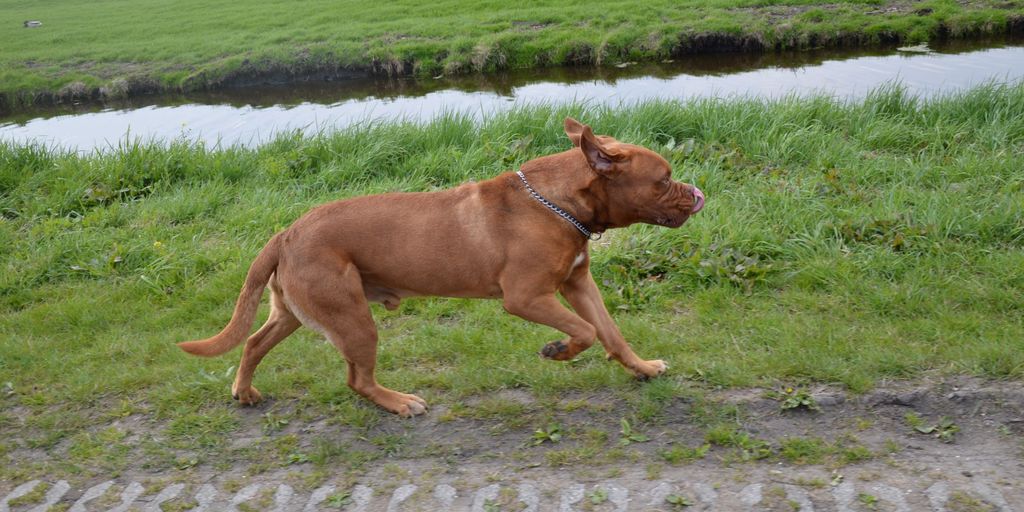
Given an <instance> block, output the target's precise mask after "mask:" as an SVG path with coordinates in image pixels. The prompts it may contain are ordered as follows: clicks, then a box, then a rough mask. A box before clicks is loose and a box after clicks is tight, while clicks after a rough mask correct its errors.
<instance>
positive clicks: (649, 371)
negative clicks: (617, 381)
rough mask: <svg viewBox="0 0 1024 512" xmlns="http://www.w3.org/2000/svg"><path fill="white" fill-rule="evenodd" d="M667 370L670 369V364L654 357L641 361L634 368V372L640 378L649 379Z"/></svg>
mask: <svg viewBox="0 0 1024 512" xmlns="http://www.w3.org/2000/svg"><path fill="white" fill-rule="evenodd" d="M665 370H668V365H667V364H665V361H662V360H661V359H652V360H650V361H640V364H638V365H636V367H635V368H633V373H634V374H635V375H636V377H637V378H638V379H641V380H647V379H650V378H653V377H657V376H658V375H661V374H663V373H665Z"/></svg>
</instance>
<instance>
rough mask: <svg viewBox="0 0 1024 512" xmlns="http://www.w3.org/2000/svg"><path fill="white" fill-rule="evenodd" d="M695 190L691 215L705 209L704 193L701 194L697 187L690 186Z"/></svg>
mask: <svg viewBox="0 0 1024 512" xmlns="http://www.w3.org/2000/svg"><path fill="white" fill-rule="evenodd" d="M690 187H691V188H693V208H692V209H691V210H690V215H693V214H695V213H697V212H699V211H700V209H701V208H704V192H701V191H700V189H699V188H697V187H696V185H690Z"/></svg>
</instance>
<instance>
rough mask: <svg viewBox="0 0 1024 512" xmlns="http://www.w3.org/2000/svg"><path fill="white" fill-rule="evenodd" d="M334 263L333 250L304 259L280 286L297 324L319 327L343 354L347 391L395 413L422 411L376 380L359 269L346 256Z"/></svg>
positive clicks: (418, 401) (373, 332) (372, 330)
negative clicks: (298, 270) (300, 322)
mask: <svg viewBox="0 0 1024 512" xmlns="http://www.w3.org/2000/svg"><path fill="white" fill-rule="evenodd" d="M340 263H341V268H339V266H338V260H337V257H336V256H334V255H332V256H324V257H321V258H316V259H314V260H313V261H310V262H305V265H304V266H303V267H302V273H301V275H299V276H296V277H294V278H293V279H292V280H291V281H289V285H288V286H286V288H285V292H286V297H288V304H289V306H290V307H292V310H293V311H294V312H295V314H296V316H298V317H299V319H300V320H301V321H302V323H303V324H305V325H306V326H307V327H311V328H313V329H316V330H319V331H321V332H322V333H323V334H324V335H325V336H326V337H327V339H328V340H330V341H331V343H333V344H334V346H335V347H337V348H338V350H339V351H340V352H341V354H342V356H344V357H345V360H346V361H347V362H348V385H349V387H351V388H352V390H354V391H355V392H356V393H359V394H360V395H362V396H364V397H366V398H368V399H370V400H371V401H373V402H374V403H376V404H377V405H379V406H381V407H383V408H384V409H387V410H389V411H391V412H393V413H395V414H398V415H400V416H404V417H409V416H415V415H417V414H422V413H424V412H426V410H427V403H426V402H425V401H424V400H423V399H422V398H420V397H418V396H416V395H409V394H405V393H399V392H397V391H393V390H390V389H388V388H385V387H384V386H381V385H380V384H378V383H377V380H376V378H375V377H374V369H375V367H376V365H377V326H376V324H374V322H373V315H372V314H371V313H370V304H369V302H367V300H366V295H365V292H364V291H363V282H362V278H361V277H360V275H359V270H358V269H357V268H356V266H355V265H354V264H352V263H350V262H348V261H344V260H343V261H341V262H340ZM292 284H294V290H293V289H292V286H291V285H292Z"/></svg>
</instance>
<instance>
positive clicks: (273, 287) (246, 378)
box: [231, 276, 301, 405]
mask: <svg viewBox="0 0 1024 512" xmlns="http://www.w3.org/2000/svg"><path fill="white" fill-rule="evenodd" d="M282 293H283V292H282V290H281V287H280V285H279V284H278V283H277V278H276V276H272V277H271V278H270V316H269V317H268V318H267V321H266V323H264V324H263V327H260V330H258V331H256V333H255V334H253V335H252V336H249V339H248V340H247V341H246V342H245V349H243V350H242V361H241V362H240V363H239V364H238V373H236V374H235V383H234V385H233V386H231V396H232V397H234V398H235V400H238V402H239V403H240V404H242V405H255V404H256V403H258V402H259V401H260V400H262V399H263V397H262V395H260V392H259V391H257V390H256V388H254V387H253V386H252V375H253V372H255V371H256V366H257V365H259V364H260V361H261V360H262V359H263V356H265V355H267V352H270V349H272V348H274V346H275V345H277V344H278V343H279V342H280V341H281V340H283V339H285V338H287V337H288V335H289V334H291V333H293V332H295V329H298V328H299V325H301V324H300V323H299V320H298V318H295V315H293V314H292V313H291V311H289V310H288V307H287V306H286V305H285V303H284V297H283V296H282Z"/></svg>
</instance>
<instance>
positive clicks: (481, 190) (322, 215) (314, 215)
mask: <svg viewBox="0 0 1024 512" xmlns="http://www.w3.org/2000/svg"><path fill="white" fill-rule="evenodd" d="M565 133H566V134H567V135H568V136H569V138H570V139H572V142H573V144H574V145H575V146H577V147H574V148H573V149H570V150H569V151H565V152H563V153H558V154H555V155H549V156H545V157H541V158H537V159H535V160H531V161H529V162H526V163H525V164H523V166H522V170H521V174H519V175H517V174H516V173H511V172H510V173H504V174H501V175H499V176H498V177H496V178H493V179H490V180H487V181H483V182H480V183H467V184H464V185H461V186H459V187H456V188H454V189H450V190H445V191H440V192H423V193H392V194H382V195H376V196H366V197H357V198H354V199H347V200H344V201H336V202H333V203H328V204H325V205H322V206H319V207H317V208H314V209H313V210H312V211H310V212H309V213H307V214H306V215H304V216H303V217H302V218H300V219H299V220H297V221H295V223H294V224H292V226H291V227H289V228H288V229H286V230H284V231H282V232H281V233H278V234H277V235H275V236H274V237H273V238H271V239H270V242H268V243H267V245H266V246H265V247H264V248H263V250H262V251H261V252H260V254H259V255H258V256H257V257H256V260H255V261H253V263H252V266H251V267H250V268H249V273H248V275H247V276H246V278H245V285H244V286H243V287H242V291H241V294H240V295H239V297H238V302H237V304H236V305H235V311H234V314H233V315H232V317H231V321H230V322H229V323H228V325H227V327H225V328H224V330H222V331H221V332H220V333H219V334H217V335H216V336H214V337H212V338H209V339H206V340H200V341H189V342H184V343H180V344H179V346H180V347H181V348H182V349H184V350H185V351H186V352H189V353H191V354H196V355H200V356H215V355H220V354H223V353H225V352H227V351H228V350H231V349H232V348H233V347H235V346H236V345H238V344H239V343H241V341H242V340H243V339H245V337H246V335H247V334H248V333H249V329H250V328H251V326H252V322H253V317H254V316H255V314H256V310H257V307H258V305H259V302H260V298H261V296H262V292H263V288H264V286H266V285H267V283H268V282H269V284H270V290H271V295H270V301H271V306H272V307H271V310H270V317H269V318H268V319H267V322H266V323H265V324H264V325H263V327H261V328H260V330H259V331H258V332H256V334H253V335H252V336H249V338H248V341H247V342H246V344H245V349H244V351H243V352H242V361H241V363H240V364H239V366H238V374H237V376H236V377H235V383H234V386H232V394H233V396H234V397H235V398H236V399H238V400H239V402H241V403H242V404H255V403H256V402H258V401H259V400H260V399H261V397H260V393H259V392H258V391H256V388H254V387H252V377H253V371H254V370H255V369H256V365H258V364H259V362H260V360H261V359H263V356H265V355H266V354H267V352H269V351H270V349H272V348H273V347H274V345H277V343H278V342H280V341H281V340H282V339H284V338H285V337H286V336H288V335H289V334H291V333H292V332H293V331H295V329H297V328H298V327H299V325H300V324H302V325H305V326H306V327H309V328H311V329H314V330H316V331H319V332H320V333H322V334H323V335H324V336H326V337H327V339H329V340H330V341H331V342H332V343H334V346H336V347H337V348H338V350H340V351H341V353H342V355H343V356H344V357H345V360H346V361H347V362H348V385H349V386H350V387H351V388H352V389H353V390H355V391H356V392H357V393H359V394H360V395H363V396H364V397H366V398H369V399H370V400H373V401H374V402H375V403H376V404H378V405H380V406H381V407H383V408H385V409H387V410H389V411H391V412H394V413H397V414H400V415H402V416H412V415H416V414H421V413H423V412H424V411H426V402H424V401H423V399H422V398H420V397H418V396H415V395H407V394H404V393H399V392H396V391H392V390H390V389H387V388H385V387H382V386H380V385H379V384H377V381H376V380H375V379H374V375H373V370H374V366H375V365H376V359H377V329H376V326H375V324H374V322H373V316H372V315H371V313H370V308H369V303H370V302H381V303H383V304H384V306H385V307H387V308H388V309H394V308H396V307H398V303H399V301H401V300H402V299H403V298H405V297H414V296H424V295H436V296H445V297H479V298H492V299H499V298H500V299H502V301H503V304H504V306H505V310H506V311H508V312H509V313H512V314H513V315H516V316H519V317H522V318H524V319H526V320H530V321H532V322H537V323H540V324H544V325H548V326H551V327H554V328H555V329H558V330H559V331H562V332H564V333H565V334H567V335H568V336H569V337H568V338H567V339H565V340H564V341H556V342H551V343H548V344H547V345H545V346H544V348H543V350H542V351H541V354H542V355H543V356H544V357H547V358H550V359H556V360H569V359H572V358H573V357H575V356H576V355H577V354H579V353H580V352H582V351H584V350H586V349H587V347H589V346H590V345H591V344H593V342H594V340H595V338H596V339H600V340H601V343H602V344H603V345H604V349H605V351H606V352H607V356H608V357H609V358H610V359H615V360H616V361H618V362H620V363H621V364H622V365H623V366H625V367H626V369H628V370H629V371H631V372H633V374H635V375H636V376H637V377H640V378H647V377H653V376H655V375H658V374H661V373H662V372H664V371H665V363H664V362H662V361H660V360H653V361H644V360H643V359H640V358H639V357H637V355H636V354H634V353H633V351H632V350H631V349H630V347H629V345H628V344H627V343H626V340H625V339H624V338H623V337H622V333H620V332H619V329H618V327H616V326H615V323H614V322H613V321H612V319H611V316H609V314H608V311H607V310H606V309H605V306H604V301H603V299H602V298H601V293H600V291H598V288H597V285H596V284H595V283H594V279H593V277H591V275H590V257H589V254H588V244H587V241H588V239H589V238H592V235H591V233H593V234H594V235H599V234H600V233H601V232H603V231H605V230H607V229H610V228H618V227H623V226H628V225H630V224H634V223H637V222H646V223H648V224H657V225H661V226H668V227H673V228H674V227H679V226H680V225H682V224H683V223H684V222H686V220H687V219H688V218H689V217H690V215H693V214H694V213H696V212H697V211H698V210H700V209H701V207H702V206H703V205H704V196H703V194H702V193H701V191H700V190H699V189H697V188H696V187H694V186H692V185H686V184H683V183H679V182H676V181H672V179H671V177H670V173H671V168H670V166H669V164H668V162H666V161H665V159H664V158H662V157H661V156H659V155H658V154H657V153H655V152H653V151H650V150H648V149H645V148H642V147H639V146H634V145H631V144H625V143H621V142H618V141H617V140H615V139H613V138H611V137H607V136H595V135H594V134H593V132H591V130H590V127H589V126H586V125H582V124H580V123H579V122H577V121H576V120H574V119H566V120H565ZM542 198H543V199H546V200H547V201H544V200H543V199H542ZM549 205H550V206H549ZM558 207H561V209H564V210H561V211H562V213H558V212H557V210H559V208H558ZM570 219H574V220H575V222H573V220H570ZM577 226H578V227H577ZM555 293H561V294H562V296H563V297H565V299H566V300H567V301H568V302H569V304H570V305H572V308H573V309H574V310H575V313H573V312H572V311H570V310H569V309H567V308H566V307H565V306H563V305H562V303H560V302H559V301H558V298H556V297H555Z"/></svg>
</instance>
